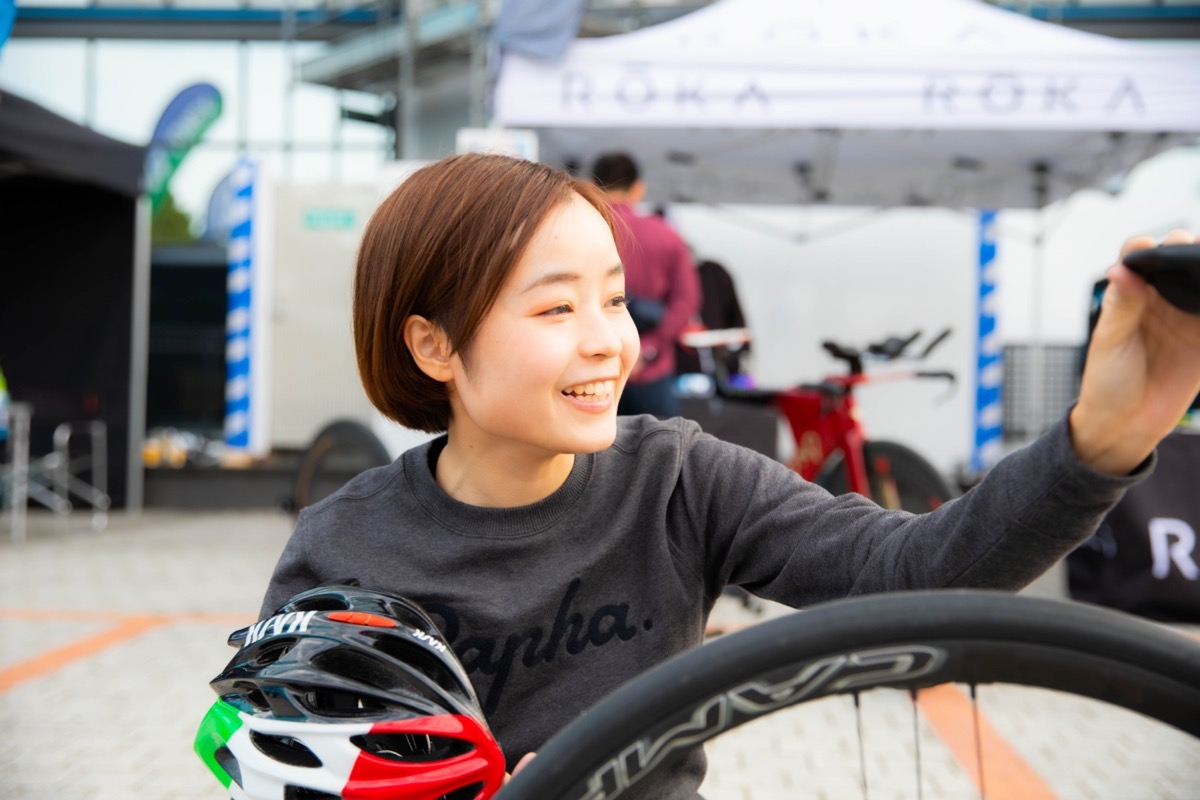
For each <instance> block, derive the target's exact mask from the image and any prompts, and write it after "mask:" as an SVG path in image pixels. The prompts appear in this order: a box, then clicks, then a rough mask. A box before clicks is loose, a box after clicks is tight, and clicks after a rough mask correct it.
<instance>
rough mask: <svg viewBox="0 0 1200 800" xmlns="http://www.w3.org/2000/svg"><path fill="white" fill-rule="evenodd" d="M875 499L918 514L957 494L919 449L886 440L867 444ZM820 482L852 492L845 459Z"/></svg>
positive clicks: (833, 489) (835, 491)
mask: <svg viewBox="0 0 1200 800" xmlns="http://www.w3.org/2000/svg"><path fill="white" fill-rule="evenodd" d="M863 456H864V458H865V459H866V464H867V482H868V483H869V484H870V486H871V499H872V500H874V501H875V502H876V503H879V505H881V506H883V507H885V508H902V509H904V510H905V511H911V512H913V513H915V514H923V513H925V512H926V511H932V510H933V509H935V508H937V507H938V506H940V505H941V504H942V503H944V502H946V501H947V500H949V499H950V498H952V497H954V493H953V491H952V490H951V489H950V486H949V484H947V483H946V481H945V479H943V478H942V476H941V474H940V473H939V472H938V471H937V470H936V469H935V468H934V466H933V465H932V464H930V463H929V461H927V460H926V459H925V458H924V457H922V456H921V455H920V454H919V453H917V452H916V451H915V450H913V449H911V448H909V447H906V446H905V445H902V444H899V443H898V442H889V441H885V440H879V441H869V442H866V443H865V444H864V445H863ZM817 482H818V483H819V484H821V486H823V487H825V488H826V489H828V490H829V491H830V493H832V494H845V493H846V492H848V491H850V482H849V480H848V478H847V476H846V470H845V461H844V460H843V461H840V462H839V463H838V464H837V465H836V468H835V469H832V470H830V471H829V473H828V474H827V475H822V476H821V477H819V478H818V480H817Z"/></svg>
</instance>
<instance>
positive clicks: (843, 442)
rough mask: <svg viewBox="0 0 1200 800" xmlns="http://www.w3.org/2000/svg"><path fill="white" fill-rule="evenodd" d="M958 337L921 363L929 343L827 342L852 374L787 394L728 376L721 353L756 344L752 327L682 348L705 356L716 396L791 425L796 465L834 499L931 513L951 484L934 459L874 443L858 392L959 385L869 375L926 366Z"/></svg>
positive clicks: (701, 334)
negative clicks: (903, 383)
mask: <svg viewBox="0 0 1200 800" xmlns="http://www.w3.org/2000/svg"><path fill="white" fill-rule="evenodd" d="M949 335H950V330H949V329H946V330H944V331H942V332H941V333H940V334H938V335H937V336H936V337H934V338H933V339H932V340H931V341H930V342H929V344H927V345H926V346H925V348H924V350H922V351H921V353H920V354H919V355H916V356H906V355H905V353H906V351H907V350H908V348H909V347H910V346H912V345H913V343H914V342H915V341H916V340H917V339H918V338H919V337H920V336H921V332H920V331H918V332H916V333H914V334H913V335H911V336H908V337H906V338H900V337H896V336H891V337H888V338H887V339H885V340H883V341H881V342H876V343H872V344H869V345H867V346H866V347H865V348H862V349H859V348H856V347H851V346H848V345H843V344H838V343H836V342H831V341H826V342H822V347H824V348H825V350H826V352H828V353H829V354H830V355H832V356H833V357H834V358H836V359H838V360H839V361H844V362H845V363H846V366H847V370H846V372H845V373H844V374H840V375H830V376H828V377H825V378H823V379H822V380H821V381H820V382H818V383H805V384H800V385H798V386H793V387H790V388H786V389H761V388H741V387H739V386H736V385H734V384H732V383H730V381H729V379H728V376H727V375H724V374H722V371H721V367H720V365H721V364H722V361H723V360H722V359H721V358H719V357H716V356H714V353H713V351H714V350H717V349H729V350H732V349H737V348H740V347H743V346H745V345H746V344H747V343H749V341H750V331H749V330H747V329H745V328H730V329H723V330H700V331H690V332H686V333H684V334H683V335H682V336H681V338H680V343H681V344H683V345H685V346H687V347H692V348H695V349H696V350H697V351H699V352H700V355H701V358H700V360H701V364H702V365H703V368H704V369H705V371H706V372H708V374H709V375H710V376H711V377H712V378H713V380H714V383H715V388H716V393H717V394H718V395H719V396H721V397H723V398H725V399H726V400H728V401H731V402H739V403H752V404H756V405H761V406H769V407H772V408H774V409H775V411H776V412H777V413H779V414H781V415H782V416H783V418H784V419H785V420H787V423H788V427H789V428H790V429H791V432H792V438H793V439H794V441H795V453H794V454H793V456H792V458H791V459H790V460H789V461H788V466H790V467H791V468H792V469H794V470H795V471H796V472H798V473H800V474H801V475H802V476H804V478H805V479H807V480H810V481H813V482H815V483H817V484H819V485H821V486H823V487H825V488H826V489H828V490H829V491H830V492H832V493H833V494H844V493H846V492H857V493H858V494H861V495H863V496H864V497H868V498H870V499H872V500H874V501H875V502H877V503H879V504H880V505H882V506H885V507H887V508H902V509H905V510H906V511H913V512H917V513H921V512H925V511H931V510H933V509H935V508H937V507H938V506H939V505H941V504H942V503H944V502H945V501H946V500H949V499H950V498H951V497H953V496H954V493H953V492H952V490H951V488H950V486H949V484H947V482H946V481H945V479H943V478H942V476H941V474H940V473H939V472H938V471H937V469H936V468H934V466H933V465H932V464H930V463H929V461H928V460H927V459H925V458H924V457H923V456H921V455H920V454H919V453H917V452H916V451H914V450H912V449H911V448H909V447H906V446H905V445H902V444H900V443H898V442H891V441H885V440H878V439H867V438H866V434H865V433H864V431H863V427H862V425H861V424H860V423H859V420H858V416H857V413H856V406H855V402H854V390H855V389H856V388H857V387H859V386H862V385H865V384H869V383H881V382H885V381H895V380H917V379H936V380H944V381H949V382H950V383H953V382H954V375H953V373H950V372H945V371H928V370H907V371H893V372H888V373H868V372H867V371H866V370H865V369H864V364H865V362H867V361H883V362H887V361H897V360H901V359H904V360H909V361H919V360H921V359H924V358H926V357H927V356H928V355H929V354H930V352H932V351H933V349H934V348H935V347H937V346H938V345H939V344H941V343H942V342H943V341H944V340H945V339H946V337H947V336H949Z"/></svg>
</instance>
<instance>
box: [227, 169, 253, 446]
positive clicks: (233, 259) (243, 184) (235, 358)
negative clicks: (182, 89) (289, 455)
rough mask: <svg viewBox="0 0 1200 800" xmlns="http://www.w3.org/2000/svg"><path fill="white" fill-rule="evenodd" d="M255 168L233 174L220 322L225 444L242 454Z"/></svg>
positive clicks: (247, 404)
mask: <svg viewBox="0 0 1200 800" xmlns="http://www.w3.org/2000/svg"><path fill="white" fill-rule="evenodd" d="M257 172H258V170H257V168H256V166H255V165H254V163H253V162H251V161H248V160H245V159H243V160H242V161H240V162H239V163H238V165H237V168H236V169H235V170H234V172H233V175H232V186H231V189H232V194H233V196H234V202H233V208H232V209H231V210H230V213H229V221H230V224H231V229H230V234H229V275H228V278H227V284H226V289H227V293H228V298H229V299H228V303H229V307H228V314H227V316H226V318H225V444H226V445H227V446H228V447H231V448H235V449H239V450H247V449H249V448H250V444H251V435H250V434H251V430H250V426H251V420H252V414H251V410H252V404H251V400H252V396H251V395H252V392H251V388H252V386H253V382H252V380H251V374H252V373H251V355H252V352H253V347H252V345H253V335H254V324H253V322H254V307H253V303H252V301H253V299H254V298H253V296H252V292H251V288H252V286H253V282H254V281H253V277H254V205H255V204H254V200H255V198H254V188H255V186H254V184H255V179H256V177H257Z"/></svg>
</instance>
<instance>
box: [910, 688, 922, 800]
mask: <svg viewBox="0 0 1200 800" xmlns="http://www.w3.org/2000/svg"><path fill="white" fill-rule="evenodd" d="M908 698H909V700H910V701H911V706H912V721H913V727H912V730H913V766H914V767H915V768H916V771H917V800H922V798H923V797H924V796H925V795H924V786H923V785H922V783H921V774H922V773H921V715H920V713H919V712H920V707H919V706H918V705H917V690H916V689H915V688H914V689H909V690H908Z"/></svg>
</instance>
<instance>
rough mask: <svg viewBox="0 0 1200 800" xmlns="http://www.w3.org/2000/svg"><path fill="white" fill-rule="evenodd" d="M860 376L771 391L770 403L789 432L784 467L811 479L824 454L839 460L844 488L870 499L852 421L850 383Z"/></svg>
mask: <svg viewBox="0 0 1200 800" xmlns="http://www.w3.org/2000/svg"><path fill="white" fill-rule="evenodd" d="M863 382H865V381H864V380H863V376H861V375H858V376H855V375H848V376H837V377H835V378H830V379H829V380H828V381H827V382H826V383H824V384H821V385H819V386H797V387H795V388H791V389H783V390H779V391H776V392H772V393H771V394H772V397H771V402H772V404H773V405H774V406H775V407H776V408H777V409H778V411H779V412H780V413H781V414H783V416H784V418H785V419H786V420H787V423H788V427H789V428H790V429H791V431H792V439H793V440H794V441H795V444H796V450H795V452H794V453H793V454H792V458H791V459H790V460H789V461H788V466H789V467H791V468H792V469H793V470H795V471H796V472H798V473H800V475H801V476H803V477H804V479H805V480H809V481H815V480H816V479H817V476H818V475H819V474H820V473H821V470H822V468H823V467H824V466H825V465H826V463H827V462H828V461H829V458H830V456H832V455H834V454H835V453H839V452H840V453H841V454H842V458H843V459H845V463H846V470H847V474H848V476H849V484H850V491H852V492H858V493H859V494H861V495H864V496H866V497H870V495H871V491H870V486H869V484H868V482H867V469H866V462H865V459H864V456H863V442H864V441H865V440H866V434H865V433H864V431H863V427H862V425H861V423H859V421H858V417H857V409H856V406H855V403H854V393H853V387H854V386H855V385H857V384H859V383H863Z"/></svg>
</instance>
